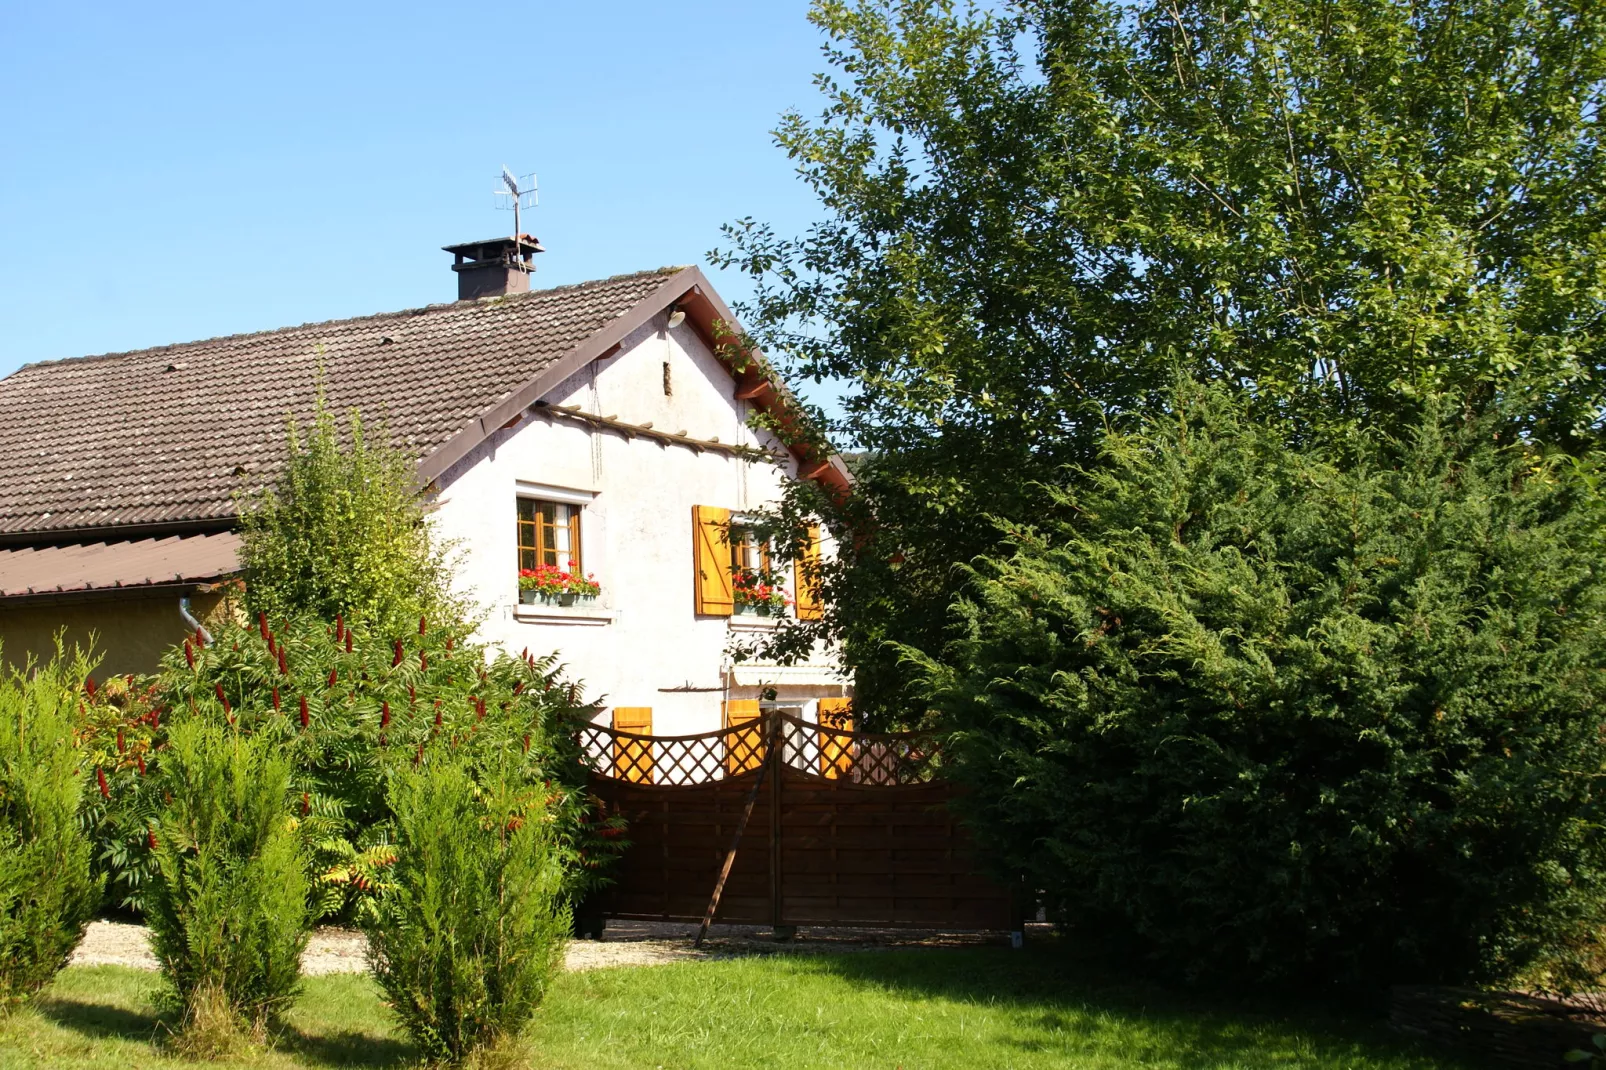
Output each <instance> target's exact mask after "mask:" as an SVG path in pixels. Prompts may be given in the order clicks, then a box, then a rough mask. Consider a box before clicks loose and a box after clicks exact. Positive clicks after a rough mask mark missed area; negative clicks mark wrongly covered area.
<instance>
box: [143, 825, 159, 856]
mask: <svg viewBox="0 0 1606 1070" xmlns="http://www.w3.org/2000/svg"><path fill="white" fill-rule="evenodd" d="M145 842H146V843H148V844H150V846H151V850H153V851H154V850H156V830H155V829H153V828H151V827H149V826H146V828H145Z"/></svg>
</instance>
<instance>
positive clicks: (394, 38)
mask: <svg viewBox="0 0 1606 1070" xmlns="http://www.w3.org/2000/svg"><path fill="white" fill-rule="evenodd" d="M806 9H807V3H806V0H741V2H737V0H680V2H678V3H674V4H664V3H661V2H646V0H623V2H621V0H610V2H604V3H591V4H571V3H550V4H540V3H517V2H515V3H512V4H474V5H464V4H431V5H423V4H414V5H409V4H406V3H395V2H390V3H384V4H379V3H347V2H334V3H322V4H302V3H294V4H275V5H239V4H233V5H205V6H202V5H185V4H173V3H169V4H140V5H134V4H110V3H84V4H47V3H24V2H22V0H9V2H6V3H0V101H3V103H0V109H3V115H4V127H3V129H4V138H3V140H0V242H3V249H4V256H3V258H0V375H5V374H9V373H10V372H11V371H13V370H14V369H15V368H17V367H18V366H19V365H21V364H23V363H25V362H28V361H36V360H49V359H53V358H57V357H69V356H78V355H83V354H89V353H102V352H108V351H116V350H123V349H136V348H141V347H144V346H150V345H159V344H162V343H165V342H177V341H186V340H190V339H196V338H206V337H210V336H213V335H219V334H229V333H234V332H240V331H254V330H264V329H271V328H274V327H281V326H285V325H288V324H295V323H303V322H308V321H313V320H323V319H332V318H338V317H344V316H357V315H363V314H366V313H372V312H382V311H389V310H394V309H401V308H409V307H414V306H418V305H423V304H429V303H432V302H439V301H449V300H452V299H453V298H454V297H455V292H456V291H455V286H456V282H455V278H454V276H453V275H452V273H451V271H450V270H449V267H448V265H449V264H450V262H451V258H450V257H449V256H448V255H447V254H446V253H443V252H441V251H440V249H439V247H440V246H442V245H446V244H449V243H452V242H457V241H468V240H473V239H477V238H483V237H488V236H491V235H495V234H500V233H504V232H506V231H508V230H510V229H511V218H510V217H509V216H508V215H506V214H504V213H502V212H498V211H496V210H495V208H494V207H493V203H492V196H491V191H492V189H493V187H494V185H495V177H496V175H497V173H498V171H499V170H500V168H501V167H502V165H503V164H506V165H507V166H508V167H510V168H511V169H513V170H514V171H515V172H517V173H519V174H524V173H526V172H530V171H534V172H536V173H537V175H538V176H539V181H540V191H541V205H540V207H539V208H537V209H535V210H534V212H533V213H530V214H529V215H527V216H526V223H525V229H526V230H527V231H530V232H531V233H534V234H536V235H537V236H538V237H540V239H541V240H542V242H543V244H544V245H545V246H546V248H547V250H548V252H546V253H545V254H544V255H543V256H541V257H540V258H538V263H539V273H538V275H537V277H536V280H535V282H536V285H538V286H552V285H559V284H562V283H569V282H578V281H581V280H584V279H591V278H599V277H603V276H607V275H613V274H619V273H621V272H627V271H635V270H639V269H643V268H651V267H659V266H662V265H665V264H685V263H703V265H704V267H705V269H707V264H706V263H704V257H705V254H706V253H707V251H708V250H709V249H710V248H712V247H714V246H715V245H717V244H720V237H719V225H720V224H721V223H723V222H726V221H730V220H734V219H737V218H739V217H741V216H744V215H753V216H755V217H757V218H759V219H762V220H766V221H770V222H773V223H774V224H776V225H777V227H778V228H779V229H780V230H781V231H782V232H787V233H790V232H795V231H799V230H801V229H802V228H803V227H804V226H806V225H807V223H808V221H809V220H810V219H811V218H812V217H813V215H814V213H815V205H814V202H813V201H812V199H811V198H810V196H809V194H808V192H807V190H806V189H805V187H804V186H803V185H802V183H801V182H800V181H799V180H798V179H797V178H796V177H795V176H794V175H793V172H792V167H791V165H790V163H789V162H788V161H787V160H786V158H785V156H784V154H783V153H782V152H781V151H780V150H779V149H777V148H775V147H774V145H773V142H772V139H771V135H770V133H769V131H770V130H771V129H773V128H774V126H775V125H776V120H777V119H778V117H779V115H780V113H781V112H782V111H784V110H786V109H788V108H792V107H797V108H801V109H803V110H805V111H807V112H816V111H818V110H819V108H820V106H821V103H820V100H819V98H818V96H817V94H816V92H815V90H814V88H813V85H812V83H811V81H810V76H811V75H812V74H813V73H814V72H816V71H818V70H820V69H821V68H822V67H823V66H824V60H823V58H822V57H821V56H820V53H819V46H820V44H821V41H822V38H821V36H820V34H819V33H818V32H817V31H816V30H815V29H814V27H813V26H811V25H810V24H809V23H807V22H806V21H805V18H804V15H805V12H806ZM714 281H715V285H716V286H718V287H719V289H720V291H721V293H722V294H723V295H724V296H725V297H726V298H727V300H734V299H739V298H741V297H743V296H744V295H745V293H746V288H745V286H744V285H743V283H742V280H741V279H740V278H739V277H736V276H733V275H728V274H727V275H719V274H716V275H715V276H714ZM819 400H822V401H823V400H825V399H824V398H819Z"/></svg>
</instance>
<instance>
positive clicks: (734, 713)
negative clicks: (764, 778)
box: [722, 698, 764, 776]
mask: <svg viewBox="0 0 1606 1070" xmlns="http://www.w3.org/2000/svg"><path fill="white" fill-rule="evenodd" d="M722 705H723V707H724V711H725V727H726V728H735V727H736V726H738V725H744V724H748V723H751V725H752V727H750V728H746V729H744V730H742V731H740V732H731V733H728V734H727V735H726V736H725V774H726V775H727V776H737V775H739V774H741V773H746V772H750V771H752V770H754V769H757V768H758V767H759V766H761V765H763V764H764V728H763V723H762V722H761V721H760V720H759V708H758V699H756V698H734V699H731V700H730V701H729V702H726V703H723V704H722Z"/></svg>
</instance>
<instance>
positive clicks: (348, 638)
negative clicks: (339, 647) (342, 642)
mask: <svg viewBox="0 0 1606 1070" xmlns="http://www.w3.org/2000/svg"><path fill="white" fill-rule="evenodd" d="M346 653H348V654H349V653H351V631H350V629H348V630H347V631H346Z"/></svg>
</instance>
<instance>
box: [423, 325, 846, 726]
mask: <svg viewBox="0 0 1606 1070" xmlns="http://www.w3.org/2000/svg"><path fill="white" fill-rule="evenodd" d="M665 361H668V362H669V365H670V382H671V387H672V392H671V394H670V395H669V396H665V394H664V375H663V365H664V362H665ZM731 393H732V381H731V378H730V376H729V374H728V373H727V372H726V371H725V370H724V368H723V367H721V366H720V364H719V363H718V361H716V360H715V359H714V356H713V354H711V353H710V352H709V351H708V349H707V347H705V346H704V345H703V344H702V342H701V340H700V339H699V338H698V337H697V335H696V334H695V332H693V330H692V329H691V328H690V327H689V326H687V325H684V324H683V325H682V326H680V327H678V328H676V329H674V330H672V331H666V329H665V318H664V317H663V316H659V317H658V318H657V319H656V320H655V321H654V322H653V323H652V324H649V325H648V326H646V327H643V328H642V329H641V330H639V331H638V332H636V334H634V335H632V336H631V337H629V338H627V339H626V340H625V343H624V344H623V345H622V346H621V347H620V349H619V351H618V352H617V354H616V355H614V356H612V357H609V358H607V359H604V360H600V361H596V362H594V363H593V364H592V365H591V366H589V367H588V368H586V369H585V370H583V371H582V372H580V373H578V374H576V375H575V376H573V377H572V378H570V379H569V380H568V381H567V382H565V383H564V384H562V385H561V386H559V387H558V388H557V389H556V390H554V391H553V392H552V393H551V394H550V395H548V397H547V398H546V399H545V400H546V401H547V402H549V403H550V404H553V405H578V406H580V407H581V408H582V409H583V410H584V411H586V412H589V413H595V414H597V415H602V416H609V417H615V418H617V419H619V420H621V421H625V422H628V423H632V424H637V425H640V424H646V423H651V424H652V425H653V426H654V428H655V429H657V430H660V431H669V432H682V431H683V432H685V433H686V434H688V435H690V436H692V437H695V438H701V439H713V438H718V440H719V441H720V442H724V443H745V444H748V445H755V446H766V447H775V446H777V444H776V443H774V442H773V441H761V440H760V437H759V436H758V435H756V434H755V433H754V432H753V431H752V430H751V429H750V428H748V427H747V426H746V420H747V416H748V412H747V404H746V403H745V402H742V401H738V400H735V399H733V398H732V397H731ZM788 467H789V470H788V472H787V473H786V474H787V475H791V474H793V471H792V470H793V469H795V463H789V466H788ZM782 479H783V475H782V473H781V472H780V471H778V470H777V469H776V468H775V467H773V466H771V465H767V464H764V463H761V462H758V463H755V462H750V461H746V460H743V459H740V458H736V457H731V456H727V455H724V454H720V453H714V452H702V453H698V452H696V451H694V450H692V449H689V448H686V447H682V446H674V445H660V444H658V443H655V442H652V441H650V440H647V439H642V438H636V439H633V440H632V439H627V438H626V437H624V436H623V435H621V434H619V433H617V432H614V431H609V430H592V429H590V428H588V427H584V426H581V425H578V424H575V423H572V422H567V421H563V420H561V419H548V418H545V417H541V416H537V415H526V416H525V418H524V419H523V420H522V421H521V422H520V423H519V424H518V425H516V426H514V427H512V428H508V429H503V430H501V431H498V432H497V433H496V434H495V435H493V436H492V437H491V438H490V439H488V440H486V441H485V442H484V443H482V444H481V445H480V446H479V447H478V448H476V449H475V450H474V451H473V452H471V453H470V454H469V455H468V456H466V457H464V458H463V459H462V460H461V461H459V462H458V463H457V464H456V465H454V466H453V467H452V468H451V469H450V470H448V471H447V473H446V474H445V475H444V476H443V477H442V479H441V480H440V493H439V497H438V503H439V511H438V513H437V514H436V519H437V523H438V531H439V534H440V535H441V536H443V537H444V538H447V539H451V540H455V541H456V542H457V544H458V552H459V560H458V567H457V570H456V575H457V578H458V586H459V589H460V590H461V592H462V593H464V594H467V595H468V596H469V597H471V598H473V599H474V600H475V601H476V602H477V603H479V604H480V605H481V606H482V607H483V608H484V610H485V613H486V615H485V619H484V623H483V624H482V626H481V636H482V637H483V638H485V639H487V640H489V641H491V642H494V643H498V644H500V645H501V646H502V647H503V648H505V649H507V650H509V651H510V652H512V653H515V654H516V653H518V652H519V651H520V650H521V649H523V648H525V647H528V648H529V649H530V651H531V652H532V653H537V654H544V653H547V652H551V651H557V652H558V653H559V656H560V657H561V659H562V661H563V662H564V663H565V665H566V666H567V672H568V674H569V675H570V676H571V677H572V678H576V679H579V680H580V681H582V682H583V683H584V686H585V692H586V694H587V695H588V696H592V697H598V696H602V697H603V701H604V702H605V703H606V705H607V706H608V707H613V706H650V707H652V709H653V729H654V731H655V732H656V733H657V734H660V735H676V734H689V733H693V732H703V731H708V730H711V729H714V728H717V727H719V724H720V702H721V701H722V700H723V699H725V698H758V697H760V690H761V685H762V684H770V685H772V686H775V687H776V689H777V691H778V697H779V698H780V699H781V700H783V701H790V700H797V701H798V702H799V704H801V705H802V706H803V707H804V710H805V713H806V714H807V715H809V716H810V717H812V702H811V700H812V699H813V698H816V697H821V696H836V695H843V694H846V693H847V692H846V690H845V689H844V687H843V686H842V684H841V682H840V681H839V680H838V679H837V678H836V677H835V676H834V673H833V669H834V663H833V659H831V658H830V657H829V656H827V655H825V654H824V653H817V654H816V657H815V659H814V661H813V664H812V666H805V667H791V668H787V669H784V670H776V671H774V672H773V673H767V672H766V670H763V669H754V668H752V667H747V666H744V667H743V668H742V670H741V672H740V679H741V680H742V681H743V682H744V684H745V685H746V686H736V685H735V683H734V682H733V676H732V674H731V673H730V672H729V669H730V664H729V659H728V657H727V649H728V647H729V646H730V643H731V638H732V635H733V629H735V630H736V631H737V632H738V633H740V632H741V630H742V629H743V628H752V627H759V626H761V625H759V624H758V622H756V621H754V620H753V619H752V618H747V619H745V620H744V619H743V618H739V617H738V618H734V619H733V618H725V617H700V616H697V615H696V614H695V612H694V602H693V586H692V585H693V572H694V569H693V559H692V554H693V542H692V507H693V506H695V505H709V506H719V507H722V508H727V509H731V510H734V511H737V512H740V511H742V510H744V509H750V508H757V507H760V506H762V505H765V504H768V503H770V502H773V501H775V500H776V499H777V498H778V497H779V495H780V491H781V486H782ZM541 488H553V489H554V490H553V491H552V492H548V493H547V494H545V495H543V493H542V490H541ZM521 491H522V492H525V493H527V494H529V495H530V496H533V497H542V496H547V497H557V496H559V495H560V494H567V495H574V496H576V497H577V499H578V500H581V501H584V502H586V504H585V506H584V510H585V511H584V513H583V514H582V521H581V536H582V565H583V568H584V570H585V571H587V572H592V573H595V574H596V578H597V580H598V582H599V583H601V585H602V594H601V597H600V598H599V599H598V604H597V606H596V608H595V609H590V610H578V609H577V610H567V611H565V610H556V609H544V610H537V609H536V607H520V606H518V605H517V602H518V590H517V570H518V553H517V545H518V544H517V520H516V518H517V499H518V497H519V495H520V493H521ZM826 552H827V553H829V552H830V546H829V542H827V546H826ZM787 571H788V573H789V574H790V571H791V570H790V569H788V570H787ZM789 578H790V576H789ZM760 677H763V679H759V678H760ZM673 688H679V689H682V690H666V689H673ZM691 688H697V689H703V690H687V689H691Z"/></svg>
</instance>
